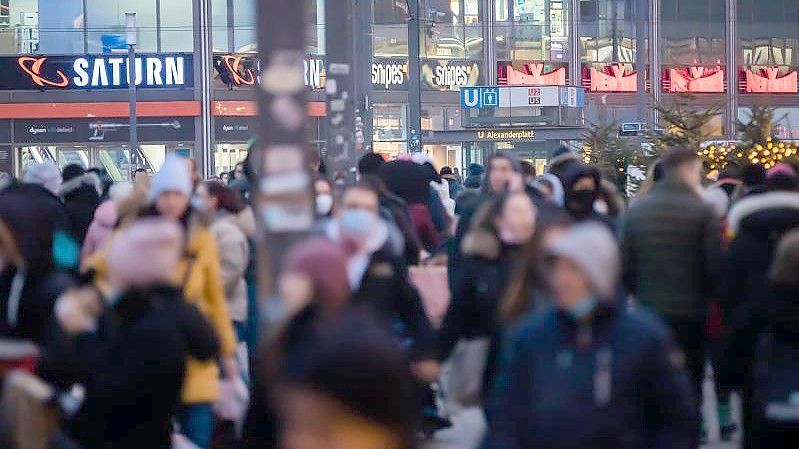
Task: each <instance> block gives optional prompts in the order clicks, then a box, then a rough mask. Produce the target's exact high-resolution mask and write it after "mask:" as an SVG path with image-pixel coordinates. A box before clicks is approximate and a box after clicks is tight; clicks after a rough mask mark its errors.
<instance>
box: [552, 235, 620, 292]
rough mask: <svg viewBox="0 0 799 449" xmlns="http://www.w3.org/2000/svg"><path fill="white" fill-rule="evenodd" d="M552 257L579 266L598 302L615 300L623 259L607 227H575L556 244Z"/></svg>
mask: <svg viewBox="0 0 799 449" xmlns="http://www.w3.org/2000/svg"><path fill="white" fill-rule="evenodd" d="M551 254H552V255H553V256H556V257H562V258H564V259H568V260H569V261H571V262H572V263H574V264H575V265H577V266H578V267H579V268H580V270H581V271H582V272H583V273H585V275H586V276H587V277H588V280H589V282H590V283H591V286H592V287H593V289H594V293H595V294H596V295H597V296H599V298H598V299H602V300H611V299H613V298H614V295H615V294H616V291H617V288H618V284H619V278H620V276H621V256H620V254H619V246H618V243H617V242H616V239H615V238H614V237H613V234H611V232H610V230H608V228H607V227H606V226H604V225H602V224H599V223H592V222H587V223H581V224H578V225H575V226H573V227H572V228H571V229H569V231H568V232H566V234H564V235H563V236H562V237H561V238H560V239H558V240H557V241H556V242H555V244H554V246H553V247H552V250H551Z"/></svg>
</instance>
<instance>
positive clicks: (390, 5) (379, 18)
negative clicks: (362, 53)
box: [372, 0, 409, 57]
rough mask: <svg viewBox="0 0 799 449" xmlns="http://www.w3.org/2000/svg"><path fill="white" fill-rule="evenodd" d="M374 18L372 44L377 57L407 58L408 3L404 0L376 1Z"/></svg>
mask: <svg viewBox="0 0 799 449" xmlns="http://www.w3.org/2000/svg"><path fill="white" fill-rule="evenodd" d="M373 17H374V20H373V24H374V25H373V26H372V33H373V34H374V37H373V41H372V44H373V46H374V53H375V56H380V57H407V56H408V26H407V22H408V17H409V16H408V5H407V3H405V1H404V0H403V1H398V0H374V10H373Z"/></svg>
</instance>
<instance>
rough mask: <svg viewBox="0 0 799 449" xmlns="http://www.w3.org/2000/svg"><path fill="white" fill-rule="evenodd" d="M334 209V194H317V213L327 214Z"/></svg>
mask: <svg viewBox="0 0 799 449" xmlns="http://www.w3.org/2000/svg"><path fill="white" fill-rule="evenodd" d="M331 210H333V195H330V194H327V193H323V194H321V195H317V196H316V213H317V214H318V215H321V216H327V215H328V214H330V211H331Z"/></svg>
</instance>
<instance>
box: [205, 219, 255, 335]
mask: <svg viewBox="0 0 799 449" xmlns="http://www.w3.org/2000/svg"><path fill="white" fill-rule="evenodd" d="M240 221H241V220H240V219H239V217H237V216H234V215H230V214H222V215H220V216H219V217H217V218H216V219H215V220H214V222H213V224H211V232H212V233H213V234H214V237H216V243H217V246H218V248H219V263H220V265H221V268H222V285H223V286H224V290H225V298H226V299H227V305H228V312H229V313H230V318H231V319H232V320H233V321H236V322H240V323H242V322H245V321H247V284H246V283H245V282H244V272H245V271H246V270H247V265H248V264H249V263H250V246H249V243H248V242H247V237H246V236H245V234H244V231H243V225H242V224H241V223H240ZM244 227H246V226H244Z"/></svg>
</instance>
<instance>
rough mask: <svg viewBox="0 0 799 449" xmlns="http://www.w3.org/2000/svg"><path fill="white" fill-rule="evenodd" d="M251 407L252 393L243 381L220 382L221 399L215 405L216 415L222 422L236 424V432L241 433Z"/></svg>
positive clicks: (224, 380)
mask: <svg viewBox="0 0 799 449" xmlns="http://www.w3.org/2000/svg"><path fill="white" fill-rule="evenodd" d="M249 406H250V393H249V390H248V389H247V386H246V385H245V384H244V381H242V380H241V379H234V380H226V379H223V380H220V381H219V399H218V400H217V401H216V402H215V403H214V414H215V415H216V416H217V417H218V418H219V419H220V421H230V422H233V423H235V428H236V432H237V433H240V430H241V427H242V425H243V424H244V418H245V417H246V415H247V409H248V407H249Z"/></svg>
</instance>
